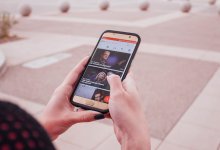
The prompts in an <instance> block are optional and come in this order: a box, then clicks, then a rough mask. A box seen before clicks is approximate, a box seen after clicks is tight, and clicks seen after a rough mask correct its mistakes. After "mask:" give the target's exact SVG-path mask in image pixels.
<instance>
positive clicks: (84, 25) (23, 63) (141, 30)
mask: <svg viewBox="0 0 220 150" xmlns="http://www.w3.org/2000/svg"><path fill="white" fill-rule="evenodd" d="M219 6H220V1H217V0H98V1H97V0H66V1H62V0H61V1H60V0H59V1H58V0H7V1H5V0H0V98H1V99H5V100H8V101H11V102H13V103H16V104H18V105H20V106H21V107H22V108H24V109H25V110H27V111H28V112H30V113H31V114H32V115H34V116H35V117H37V116H38V115H39V114H40V113H41V112H42V110H43V109H44V106H45V105H46V104H47V102H48V101H49V99H50V96H51V94H52V93H53V91H54V89H55V88H56V87H57V86H58V85H59V84H60V83H61V82H62V80H63V79H64V77H65V76H66V75H67V73H68V72H69V71H70V70H71V69H72V68H73V67H74V66H75V65H76V64H77V62H79V60H80V59H82V58H83V57H84V56H86V55H90V54H91V52H92V51H93V49H94V46H95V44H96V42H97V41H98V38H99V36H100V35H101V33H102V32H104V31H105V30H109V29H111V30H119V31H127V32H135V33H137V34H139V35H140V36H141V38H142V43H141V45H140V48H139V50H138V53H137V55H136V57H135V59H134V62H133V65H132V68H131V70H132V71H133V73H134V75H135V76H136V81H137V85H138V88H139V91H140V94H141V96H142V101H143V105H144V106H145V109H146V110H145V113H146V118H147V120H148V122H149V129H150V134H151V143H152V149H153V150H220V148H219V144H220V117H219V115H220V91H219V89H220V70H219V65H220V7H219ZM54 143H55V145H56V146H57V148H58V149H60V150H68V149H77V150H78V149H80V150H102V149H107V150H108V149H109V150H113V149H114V150H117V149H120V146H119V144H118V142H117V140H116V138H115V136H114V132H113V128H112V122H111V120H107V119H105V120H103V121H97V122H93V123H87V124H78V125H74V126H73V127H72V128H71V129H69V130H68V131H67V132H66V133H65V134H64V135H62V136H61V137H60V138H59V139H57V140H56V141H55V142H54Z"/></svg>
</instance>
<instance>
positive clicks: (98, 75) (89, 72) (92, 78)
mask: <svg viewBox="0 0 220 150" xmlns="http://www.w3.org/2000/svg"><path fill="white" fill-rule="evenodd" d="M110 74H116V75H119V76H120V77H121V75H122V72H117V71H111V70H108V69H102V68H97V67H92V66H89V67H88V68H87V69H86V71H85V73H84V75H83V78H82V80H81V83H84V84H87V85H91V86H95V87H99V88H104V89H108V90H109V89H110V88H109V84H108V81H107V76H108V75H110Z"/></svg>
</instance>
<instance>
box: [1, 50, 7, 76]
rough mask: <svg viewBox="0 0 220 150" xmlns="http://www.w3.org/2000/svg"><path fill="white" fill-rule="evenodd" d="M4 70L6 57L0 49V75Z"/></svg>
mask: <svg viewBox="0 0 220 150" xmlns="http://www.w3.org/2000/svg"><path fill="white" fill-rule="evenodd" d="M5 70H6V57H5V55H4V53H3V52H1V51H0V76H1V75H2V74H3V73H4V72H5Z"/></svg>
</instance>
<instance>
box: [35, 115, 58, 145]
mask: <svg viewBox="0 0 220 150" xmlns="http://www.w3.org/2000/svg"><path fill="white" fill-rule="evenodd" d="M38 121H39V122H40V124H41V125H42V126H43V128H44V129H45V130H46V132H47V134H48V135H49V136H50V138H51V140H52V141H53V140H55V139H56V138H57V137H58V135H59V134H58V131H56V130H55V128H54V126H55V125H54V124H51V123H50V122H49V121H48V120H47V119H45V117H43V116H42V114H41V115H40V116H39V117H38Z"/></svg>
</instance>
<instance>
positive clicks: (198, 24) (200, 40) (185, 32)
mask: <svg viewBox="0 0 220 150" xmlns="http://www.w3.org/2000/svg"><path fill="white" fill-rule="evenodd" d="M218 19H219V16H217V15H208V16H207V15H198V14H192V15H189V16H188V17H185V18H179V19H175V20H172V21H169V22H165V23H163V24H158V25H155V26H153V27H149V28H147V29H145V30H143V32H142V34H141V35H142V37H143V39H144V40H143V41H144V42H149V43H155V44H157V43H160V44H162V45H172V46H178V47H190V48H195V49H205V50H210V51H219V46H220V43H219V42H218V39H219V38H220V30H219V26H218ZM177 35H178V36H177Z"/></svg>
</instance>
